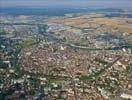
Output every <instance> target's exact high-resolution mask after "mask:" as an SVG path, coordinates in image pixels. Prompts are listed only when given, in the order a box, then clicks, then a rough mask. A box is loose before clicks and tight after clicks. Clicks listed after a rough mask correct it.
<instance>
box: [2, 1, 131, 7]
mask: <svg viewBox="0 0 132 100" xmlns="http://www.w3.org/2000/svg"><path fill="white" fill-rule="evenodd" d="M45 6H51V7H55V6H57V7H59V6H76V7H97V8H98V7H99V8H100V7H101V8H132V0H125V1H124V0H111V1H109V0H92V1H91V0H23V1H18V0H6V1H5V0H0V8H2V7H4V8H6V7H45Z"/></svg>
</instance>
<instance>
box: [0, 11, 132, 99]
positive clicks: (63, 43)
mask: <svg viewBox="0 0 132 100" xmlns="http://www.w3.org/2000/svg"><path fill="white" fill-rule="evenodd" d="M128 13H131V11H129V10H127V11H124V12H122V13H121V15H119V16H112V15H113V13H112V14H111V13H106V12H102V13H101V12H99V13H98V12H97V13H96V12H95V13H94V12H93V13H76V14H75V13H71V14H65V16H49V17H47V16H26V15H19V16H10V15H7V16H0V100H132V18H131V17H128V16H125V14H128Z"/></svg>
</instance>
